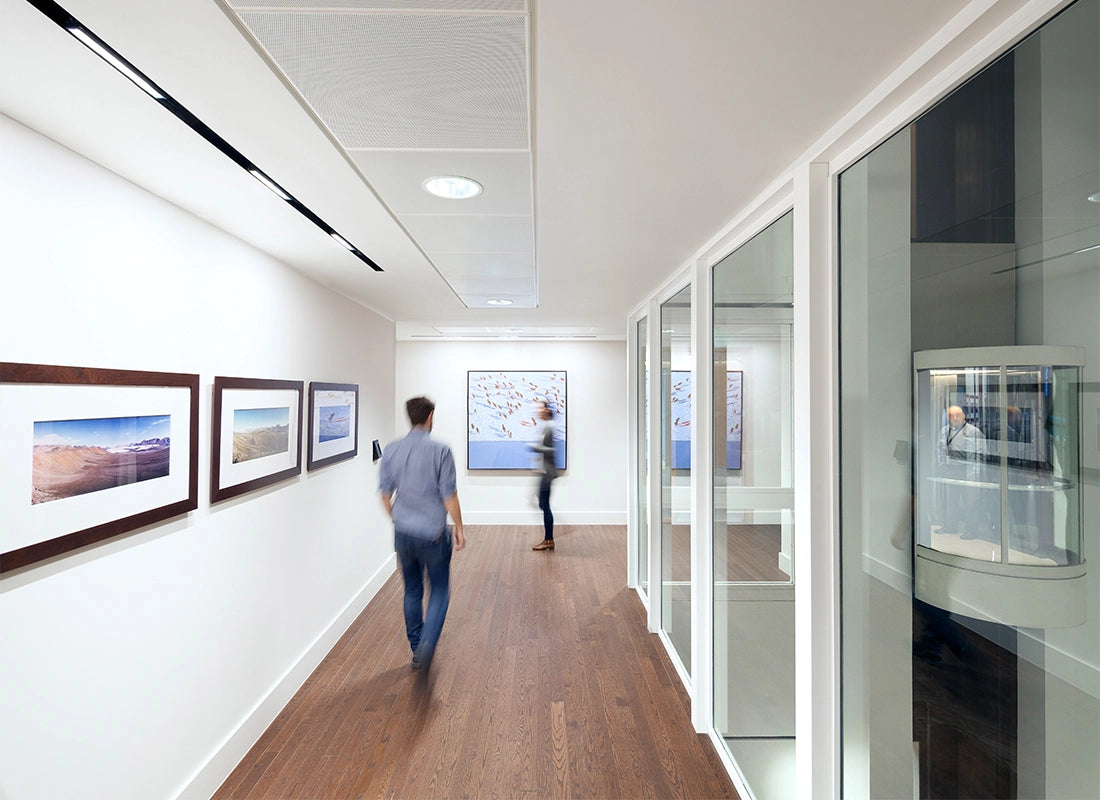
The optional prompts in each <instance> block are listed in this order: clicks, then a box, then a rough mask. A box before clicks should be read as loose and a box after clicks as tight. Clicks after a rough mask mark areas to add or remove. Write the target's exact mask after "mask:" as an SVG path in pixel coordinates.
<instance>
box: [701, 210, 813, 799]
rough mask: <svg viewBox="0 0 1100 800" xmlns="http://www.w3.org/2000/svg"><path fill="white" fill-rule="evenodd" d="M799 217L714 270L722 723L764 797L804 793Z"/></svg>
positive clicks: (717, 667)
mask: <svg viewBox="0 0 1100 800" xmlns="http://www.w3.org/2000/svg"><path fill="white" fill-rule="evenodd" d="M792 218H793V215H792V214H791V213H787V214H785V215H784V216H783V217H781V218H780V219H779V220H777V221H776V222H774V223H772V224H771V225H770V226H769V227H768V228H766V229H765V230H764V231H762V232H761V233H759V234H757V235H756V236H755V237H754V238H752V239H751V240H749V241H748V242H746V243H745V244H744V245H742V246H741V247H740V248H738V249H737V250H735V251H734V252H733V253H731V254H730V255H728V256H726V257H725V258H724V259H722V261H721V262H719V263H718V264H717V265H716V266H715V267H714V270H713V275H712V277H713V284H712V285H713V331H714V337H713V351H712V353H713V376H714V377H713V384H712V391H713V416H714V421H713V426H712V430H713V453H714V461H713V465H714V467H713V469H714V473H713V493H712V500H713V526H714V528H713V539H712V543H713V563H714V575H713V581H714V653H713V658H714V662H713V663H714V727H715V730H716V731H717V732H718V733H719V734H720V735H721V737H722V741H723V742H724V743H725V745H726V747H727V749H728V750H729V752H730V755H731V756H732V757H733V758H734V760H735V761H736V762H737V764H738V767H739V769H740V771H741V773H742V775H743V776H744V778H745V780H746V782H747V783H748V784H749V787H750V788H751V789H752V791H753V793H754V795H755V796H756V798H757V800H768V799H769V798H776V800H780V799H781V798H788V797H793V796H794V732H795V727H794V726H795V720H794V585H793V581H792V572H793V570H792V564H793V553H792V551H791V543H792V541H793V529H792V526H793V508H794V490H793V485H792V474H793V464H792V459H793V437H792V429H793V419H792V412H791V408H792V406H791V375H792V360H791V356H792V351H791V344H792V341H791V332H792V322H793V266H794V249H793V238H792V237H793V225H792Z"/></svg>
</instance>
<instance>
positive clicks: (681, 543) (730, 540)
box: [666, 525, 790, 582]
mask: <svg viewBox="0 0 1100 800" xmlns="http://www.w3.org/2000/svg"><path fill="white" fill-rule="evenodd" d="M690 537H691V529H690V527H689V526H687V525H673V526H672V565H671V567H672V573H671V575H672V580H673V581H675V582H679V581H688V580H690V579H691V566H690V558H691V544H690ZM779 550H780V526H779V525H727V526H726V547H725V553H724V554H719V553H718V552H717V548H716V553H715V561H716V563H718V562H719V559H721V558H722V557H723V556H724V561H725V565H726V566H725V571H724V575H723V576H722V577H720V578H719V580H726V581H789V580H790V576H788V575H787V573H785V572H783V571H782V570H781V569H779ZM666 552H667V551H666Z"/></svg>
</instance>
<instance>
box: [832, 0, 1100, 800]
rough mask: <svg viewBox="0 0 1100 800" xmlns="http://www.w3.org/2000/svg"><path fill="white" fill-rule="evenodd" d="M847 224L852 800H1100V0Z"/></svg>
mask: <svg viewBox="0 0 1100 800" xmlns="http://www.w3.org/2000/svg"><path fill="white" fill-rule="evenodd" d="M839 220H840V262H839V282H840V283H839V296H840V326H839V339H840V363H841V370H840V389H841V397H840V408H841V415H840V449H841V452H840V480H841V485H840V492H841V519H840V524H841V561H842V586H841V609H842V611H841V619H842V656H841V691H842V698H843V699H842V720H841V724H842V786H843V796H844V797H845V798H853V799H855V798H903V797H904V798H911V797H920V798H1051V799H1052V800H1053V799H1056V798H1057V799H1060V800H1081V799H1082V798H1096V797H1100V757H1098V754H1100V485H1098V484H1100V0H1078V2H1077V3H1074V4H1072V5H1070V6H1068V7H1067V8H1066V9H1065V10H1064V11H1062V12H1061V13H1060V14H1059V15H1057V16H1056V17H1054V18H1053V19H1052V20H1051V21H1050V22H1048V23H1047V24H1046V25H1044V26H1043V27H1042V28H1040V29H1039V30H1038V31H1036V32H1034V33H1033V34H1032V35H1030V36H1029V37H1028V38H1026V39H1024V40H1023V41H1022V42H1020V43H1019V44H1018V45H1017V46H1016V47H1015V48H1014V49H1012V50H1011V51H1010V52H1008V53H1006V54H1005V55H1003V56H1002V57H1000V58H999V59H997V60H996V61H995V62H994V63H992V64H990V65H989V66H988V67H987V68H985V69H984V70H983V71H981V72H980V73H979V74H977V75H976V76H975V77H973V78H972V79H971V80H969V81H968V82H966V83H965V84H963V85H962V86H960V87H958V88H957V89H956V90H955V91H954V92H953V93H952V94H951V95H949V96H948V97H946V98H945V99H944V100H942V101H941V102H939V103H938V104H937V105H935V106H934V107H933V108H931V109H930V110H929V111H927V112H926V113H925V114H924V115H923V116H921V117H920V118H919V119H917V120H916V121H915V122H913V123H912V124H911V125H909V126H908V127H906V128H905V129H903V130H901V131H899V132H898V133H897V134H896V135H894V136H893V137H892V138H890V139H889V140H887V141H886V142H884V143H883V144H882V145H880V146H879V147H878V148H876V149H875V150H874V151H872V152H871V153H870V154H868V155H867V156H866V157H864V158H863V159H862V160H860V161H858V162H857V163H855V164H854V165H852V166H851V167H850V168H848V169H847V170H846V171H844V172H843V173H842V174H841V176H840V184H839Z"/></svg>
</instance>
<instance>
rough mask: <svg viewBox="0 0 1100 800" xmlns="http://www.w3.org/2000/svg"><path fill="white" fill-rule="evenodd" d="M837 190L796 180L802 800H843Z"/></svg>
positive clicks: (829, 183) (813, 179) (823, 170)
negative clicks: (839, 799) (837, 501)
mask: <svg viewBox="0 0 1100 800" xmlns="http://www.w3.org/2000/svg"><path fill="white" fill-rule="evenodd" d="M834 185H835V182H834V181H833V180H832V179H831V178H830V175H829V165H828V164H825V163H807V164H803V165H800V166H799V167H798V169H796V170H795V173H794V196H795V203H794V387H793V388H794V434H795V464H794V488H795V503H794V505H795V536H794V539H795V543H794V560H795V575H796V576H797V579H796V581H795V709H796V712H795V734H796V744H795V752H796V784H797V791H796V796H798V797H813V798H815V799H816V800H826V799H827V798H836V797H839V796H840V773H839V730H840V704H839V684H838V674H839V673H838V654H839V632H840V625H839V602H838V599H839V589H840V582H839V570H838V568H837V567H838V563H837V562H838V551H839V548H838V540H837V535H838V527H837V524H836V518H835V503H834V498H835V496H836V492H835V486H836V475H835V452H836V436H837V430H836V419H837V413H836V412H837V402H836V389H837V385H836V368H835V367H836V357H835V354H836V352H837V351H836V325H835V319H836V313H835V309H836V271H835V247H834V244H833V243H834V238H833V231H834V224H833V222H834V207H835V206H834V202H835V200H834V189H833V186H834Z"/></svg>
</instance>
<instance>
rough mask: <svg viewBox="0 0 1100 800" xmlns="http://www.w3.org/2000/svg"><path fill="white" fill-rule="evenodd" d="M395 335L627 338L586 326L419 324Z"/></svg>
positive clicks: (404, 326) (410, 337)
mask: <svg viewBox="0 0 1100 800" xmlns="http://www.w3.org/2000/svg"><path fill="white" fill-rule="evenodd" d="M395 333H396V336H397V339H398V341H416V340H421V339H443V340H468V339H500V340H506V341H552V340H559V339H569V340H574V339H599V340H604V341H616V340H623V339H625V338H626V336H625V335H624V334H621V333H609V332H607V331H606V330H603V329H601V328H596V327H592V326H589V325H522V324H517V325H430V324H425V323H418V322H398V323H397V326H396V331H395Z"/></svg>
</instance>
